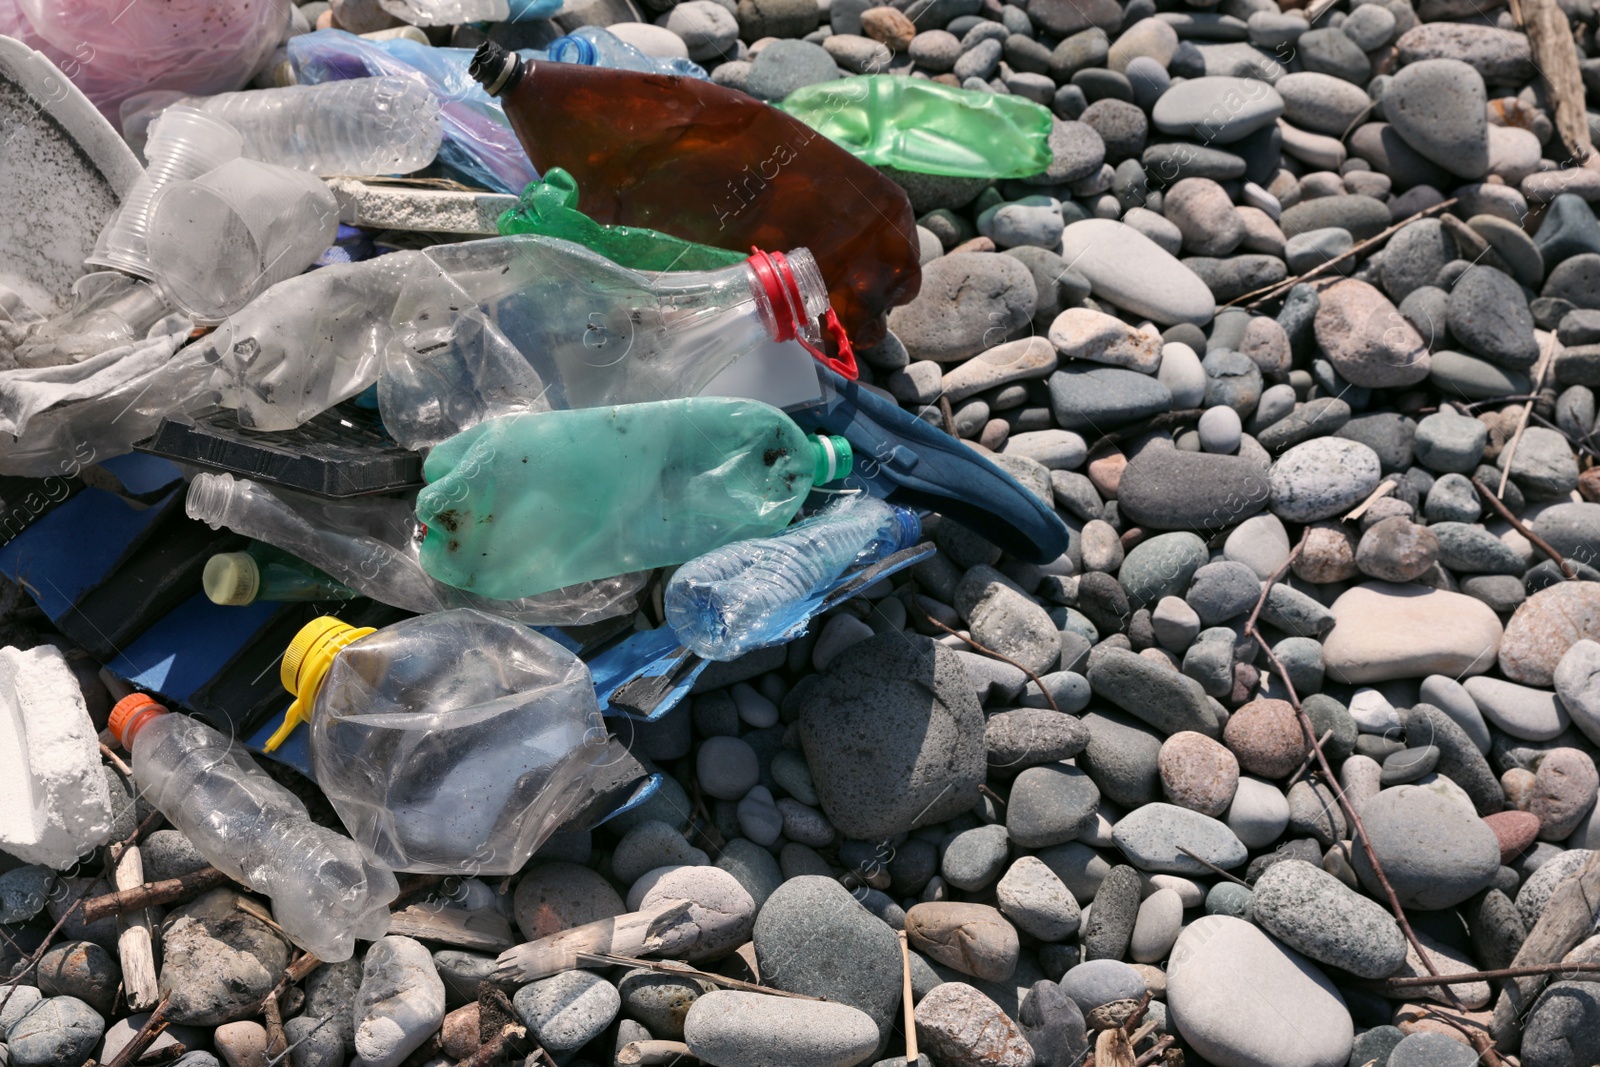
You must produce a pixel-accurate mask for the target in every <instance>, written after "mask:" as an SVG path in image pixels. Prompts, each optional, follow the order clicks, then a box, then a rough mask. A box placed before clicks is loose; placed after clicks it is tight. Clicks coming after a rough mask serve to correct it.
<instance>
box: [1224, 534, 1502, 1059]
mask: <svg viewBox="0 0 1600 1067" xmlns="http://www.w3.org/2000/svg"><path fill="white" fill-rule="evenodd" d="M1310 535H1311V528H1310V527H1309V526H1308V527H1306V528H1305V530H1304V532H1302V533H1301V535H1300V540H1299V542H1297V543H1296V544H1295V546H1294V549H1293V550H1292V551H1290V553H1289V557H1288V558H1287V559H1285V560H1284V561H1283V565H1282V566H1280V567H1279V568H1278V569H1277V570H1276V571H1274V572H1273V574H1272V576H1271V577H1270V578H1268V579H1267V580H1266V581H1265V582H1263V583H1262V585H1261V595H1260V597H1259V598H1258V599H1257V600H1256V606H1255V608H1254V609H1253V610H1252V611H1251V612H1250V618H1249V620H1248V621H1246V622H1245V626H1244V632H1245V634H1246V635H1248V636H1250V637H1252V638H1254V639H1255V641H1256V643H1257V644H1258V645H1260V646H1261V650H1262V651H1263V652H1265V653H1266V656H1267V661H1268V662H1269V663H1271V664H1272V666H1273V668H1274V669H1275V670H1276V671H1277V672H1278V677H1279V678H1281V679H1282V680H1283V685H1284V690H1285V692H1286V693H1287V694H1288V697H1289V705H1290V707H1292V708H1294V712H1295V716H1296V717H1297V718H1298V719H1299V720H1300V729H1301V731H1302V732H1303V733H1304V734H1305V738H1306V741H1307V742H1308V743H1309V744H1310V745H1311V748H1312V751H1313V752H1314V753H1315V754H1316V757H1317V763H1318V765H1319V766H1320V767H1321V768H1322V774H1323V778H1324V780H1325V781H1326V782H1327V785H1328V789H1329V790H1330V791H1331V792H1332V793H1333V795H1334V796H1335V797H1336V798H1338V801H1339V806H1340V807H1342V808H1343V809H1344V813H1345V817H1346V819H1347V820H1348V822H1349V825H1350V828H1351V830H1352V832H1353V833H1354V835H1355V838H1356V840H1357V841H1359V842H1361V849H1362V851H1363V852H1364V853H1365V854H1366V857H1367V863H1368V865H1369V866H1371V868H1372V873H1373V877H1375V878H1376V879H1377V880H1378V884H1379V885H1381V886H1382V887H1383V892H1384V895H1385V896H1386V897H1388V900H1389V910H1390V911H1392V912H1393V913H1394V917H1395V922H1397V923H1399V925H1400V930H1401V932H1403V933H1404V934H1405V935H1406V940H1407V941H1408V942H1409V943H1410V944H1411V948H1412V951H1414V952H1415V953H1416V954H1417V958H1418V959H1419V960H1421V961H1422V966H1423V967H1424V968H1426V969H1427V971H1428V973H1429V974H1430V975H1432V976H1433V977H1434V978H1438V977H1439V968H1438V967H1436V966H1434V963H1433V957H1432V956H1431V955H1429V953H1428V950H1427V949H1426V948H1425V947H1423V944H1422V942H1421V940H1419V939H1418V937H1417V933H1416V931H1415V930H1413V929H1412V928H1411V921H1410V920H1409V919H1407V918H1406V910H1405V908H1404V907H1403V906H1402V905H1401V903H1400V896H1399V894H1397V893H1396V892H1395V890H1394V885H1393V884H1392V883H1391V882H1390V881H1389V876H1388V875H1387V874H1385V873H1384V871H1383V863H1382V861H1380V860H1379V859H1378V853H1377V852H1376V851H1375V850H1374V849H1373V847H1372V840H1371V839H1370V838H1369V837H1368V836H1367V828H1366V824H1364V823H1363V822H1362V821H1361V816H1360V814H1359V813H1358V812H1357V811H1356V809H1355V805H1353V804H1351V803H1350V798H1349V797H1347V796H1346V795H1345V792H1344V789H1343V788H1341V787H1340V785H1339V779H1338V778H1337V777H1336V776H1335V775H1334V773H1333V767H1332V765H1330V764H1329V763H1328V756H1327V753H1325V752H1324V751H1323V750H1322V746H1321V744H1320V743H1319V742H1318V740H1317V728H1316V727H1315V726H1314V725H1313V724H1312V722H1311V717H1310V716H1309V715H1307V714H1306V712H1305V708H1303V707H1301V705H1300V697H1299V696H1298V695H1297V694H1296V693H1295V691H1294V682H1293V681H1292V680H1291V679H1290V677H1289V671H1288V668H1286V667H1285V666H1284V665H1283V661H1282V660H1280V659H1279V658H1278V656H1277V654H1276V653H1275V652H1273V651H1272V646H1271V645H1270V644H1268V643H1267V639H1266V638H1265V637H1264V636H1262V634H1261V631H1260V630H1259V629H1258V628H1257V626H1256V623H1257V621H1258V620H1259V619H1260V617H1261V609H1262V608H1263V607H1264V606H1265V605H1266V602H1267V594H1268V593H1270V592H1271V591H1272V587H1273V586H1274V585H1275V584H1277V582H1278V581H1279V580H1280V579H1281V578H1282V577H1283V576H1284V575H1285V574H1287V573H1288V572H1289V568H1290V567H1291V566H1293V564H1294V561H1295V560H1296V559H1298V558H1299V557H1300V554H1301V553H1302V552H1304V551H1305V547H1306V541H1307V539H1308V538H1309V537H1310ZM1436 984H1437V983H1436ZM1443 988H1444V993H1445V995H1446V996H1447V997H1449V998H1450V1000H1451V1003H1452V1005H1453V1006H1454V1007H1455V1008H1456V1010H1457V1011H1465V1010H1466V1009H1465V1008H1464V1007H1462V1004H1461V1001H1460V999H1459V998H1458V997H1456V995H1455V992H1454V991H1453V990H1451V989H1450V987H1449V986H1444V987H1443ZM1474 1047H1476V1048H1477V1049H1478V1052H1479V1054H1480V1055H1481V1056H1482V1057H1483V1058H1484V1060H1485V1061H1486V1062H1487V1063H1489V1064H1490V1065H1491V1067H1497V1065H1498V1064H1499V1063H1500V1058H1499V1056H1498V1055H1497V1054H1496V1053H1495V1052H1494V1050H1493V1049H1492V1048H1491V1047H1490V1046H1489V1045H1488V1039H1487V1038H1483V1039H1482V1041H1480V1042H1474Z"/></svg>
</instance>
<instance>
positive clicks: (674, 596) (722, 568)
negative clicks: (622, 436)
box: [663, 494, 922, 660]
mask: <svg viewBox="0 0 1600 1067" xmlns="http://www.w3.org/2000/svg"><path fill="white" fill-rule="evenodd" d="M921 536H922V523H921V521H920V520H919V519H918V518H917V514H916V512H914V511H912V510H910V509H909V508H902V507H896V506H894V505H892V504H885V503H884V502H883V501H881V500H877V499H875V498H873V497H870V496H864V495H855V494H853V495H850V496H843V497H840V498H838V499H837V500H836V501H835V502H834V503H832V504H830V505H829V506H828V507H827V508H826V509H824V510H823V511H821V512H819V513H818V514H816V515H813V516H812V517H810V518H808V519H806V520H804V521H802V522H797V523H795V524H794V525H793V526H791V527H789V528H788V529H786V530H784V531H783V532H781V533H778V534H775V535H773V536H771V537H762V538H756V539H752V540H749V541H736V542H734V543H733V544H730V545H723V546H722V547H721V548H718V549H714V550H712V551H711V552H707V553H706V554H705V555H703V556H700V557H699V558H697V559H693V560H690V561H689V562H688V563H685V564H684V565H683V566H681V567H679V568H678V569H677V570H676V571H675V572H673V575H672V580H671V581H670V582H668V583H667V588H666V591H665V593H664V594H663V604H664V605H665V609H666V617H667V624H668V625H669V626H671V627H672V632H673V633H674V634H675V635H676V636H677V638H678V640H679V641H680V642H681V643H682V644H683V645H684V647H685V648H687V649H688V650H689V651H690V652H693V653H695V654H696V655H698V656H700V657H701V658H702V659H709V660H731V659H737V658H738V657H740V656H742V655H744V654H745V653H746V652H749V651H751V650H752V649H756V648H764V647H766V646H767V645H775V644H780V643H782V642H784V641H788V640H791V639H793V638H795V637H798V636H800V634H802V633H804V632H805V626H806V623H807V621H809V619H810V618H811V615H812V613H813V612H815V611H816V609H817V606H818V604H820V603H821V600H822V595H823V593H824V592H825V591H826V590H827V588H828V587H829V585H830V584H831V583H832V582H833V581H834V580H835V579H837V578H838V577H839V576H840V575H842V574H843V573H844V572H845V571H846V570H848V569H850V568H851V567H853V566H856V565H858V564H868V563H874V562H876V561H877V560H879V559H882V558H883V557H884V556H887V555H891V554H893V553H895V552H898V551H900V550H901V549H903V548H909V547H911V546H912V545H914V544H916V543H917V540H918V538H920V537H921Z"/></svg>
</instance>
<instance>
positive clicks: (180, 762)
mask: <svg viewBox="0 0 1600 1067" xmlns="http://www.w3.org/2000/svg"><path fill="white" fill-rule="evenodd" d="M132 754H133V771H134V780H135V781H136V782H137V783H138V785H139V787H140V789H141V790H142V796H143V797H144V799H145V800H146V801H148V802H149V803H150V805H151V806H152V807H154V808H156V809H157V810H158V811H160V812H161V813H162V814H163V815H165V816H166V817H167V818H168V819H169V820H170V821H171V822H172V824H173V825H174V826H176V827H177V828H178V829H180V830H182V831H183V832H184V834H185V836H187V837H188V839H189V840H190V841H192V842H194V846H195V848H196V849H197V850H198V851H199V853H200V854H201V855H202V856H204V857H205V858H206V860H207V861H209V862H210V863H211V865H212V866H214V867H216V868H217V869H218V870H220V871H222V872H223V873H224V874H226V875H227V876H228V877H230V878H233V879H235V880H236V881H239V882H242V883H244V884H245V885H247V886H249V887H250V888H251V889H252V890H254V891H255V892H258V893H262V894H265V895H266V896H268V897H270V898H271V899H272V915H273V918H274V919H275V920H276V921H277V923H278V925H279V926H281V927H282V928H283V930H284V932H285V933H286V934H288V935H289V939H290V940H292V941H293V942H294V943H295V944H296V945H299V946H300V947H301V948H303V949H305V950H306V951H308V952H310V953H312V954H313V955H315V956H316V957H317V958H318V959H321V960H324V961H326V962H329V963H337V962H339V961H340V960H347V959H349V958H350V957H351V956H352V955H354V954H355V942H356V940H357V939H361V940H374V939H376V938H379V937H382V936H383V934H384V933H385V931H387V930H388V928H389V909H388V903H389V902H390V901H391V900H393V899H394V898H395V897H396V896H398V895H399V893H400V887H399V885H398V883H397V882H396V881H395V877H394V874H393V873H392V872H391V871H390V870H389V869H388V868H387V867H385V866H383V865H373V864H369V863H368V862H367V861H366V860H365V859H364V858H363V857H362V855H361V851H360V850H359V849H358V848H357V846H356V843H355V842H354V841H352V840H350V839H349V838H348V837H345V836H343V835H342V834H338V833H335V832H334V831H332V830H329V829H326V828H324V827H322V826H318V825H317V824H316V823H314V822H312V821H311V817H310V814H309V813H308V812H307V811H306V806H305V805H304V804H303V803H301V802H300V799H299V798H298V797H296V796H295V795H294V794H293V793H291V792H289V790H287V789H285V788H284V787H283V786H281V785H279V784H278V783H277V782H275V781H273V780H272V778H270V777H269V776H268V775H267V773H266V772H265V771H263V770H262V769H261V768H260V767H258V766H257V765H256V763H255V761H254V760H252V759H251V758H250V755H249V754H248V753H247V752H245V751H244V749H243V748H241V747H240V746H239V745H237V744H236V743H234V742H232V741H230V740H229V739H228V738H227V737H224V736H223V735H222V734H220V733H218V732H217V731H216V730H213V729H212V728H211V727H209V726H206V725H205V724H204V723H201V722H198V721H197V720H194V719H191V718H189V717H188V716H187V715H180V714H174V713H171V712H168V713H166V714H162V715H157V716H155V717H154V718H153V719H152V720H150V721H148V722H146V723H144V724H143V725H141V726H140V727H139V728H138V731H137V733H136V734H135V736H134V738H133V746H132Z"/></svg>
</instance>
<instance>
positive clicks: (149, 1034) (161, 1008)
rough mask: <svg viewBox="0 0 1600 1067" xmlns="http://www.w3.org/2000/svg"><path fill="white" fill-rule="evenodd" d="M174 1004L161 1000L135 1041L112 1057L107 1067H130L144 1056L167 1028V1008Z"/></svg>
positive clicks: (164, 999)
mask: <svg viewBox="0 0 1600 1067" xmlns="http://www.w3.org/2000/svg"><path fill="white" fill-rule="evenodd" d="M171 1003H172V1002H171V1000H169V999H168V998H167V997H162V998H161V1003H159V1004H157V1005H156V1010H155V1011H153V1012H151V1013H150V1018H148V1019H146V1020H145V1021H144V1025H143V1026H141V1027H139V1032H138V1033H136V1034H134V1035H133V1040H132V1041H129V1042H128V1043H127V1044H126V1045H123V1046H122V1051H121V1052H118V1053H117V1054H116V1055H115V1056H114V1057H112V1059H111V1062H110V1063H107V1064H106V1065H105V1067H128V1065H129V1064H131V1063H133V1061H134V1060H136V1059H138V1058H139V1057H140V1056H142V1055H144V1051H145V1049H147V1048H149V1047H150V1046H151V1044H153V1043H154V1042H155V1039H156V1038H158V1037H160V1036H161V1032H162V1031H163V1030H165V1029H166V1028H167V1007H168V1005H170V1004H171Z"/></svg>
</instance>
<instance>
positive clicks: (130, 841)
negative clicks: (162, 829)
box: [108, 811, 161, 863]
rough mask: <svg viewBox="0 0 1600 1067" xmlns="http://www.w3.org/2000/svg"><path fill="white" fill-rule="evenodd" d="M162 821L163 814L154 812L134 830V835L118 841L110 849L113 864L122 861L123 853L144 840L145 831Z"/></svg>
mask: <svg viewBox="0 0 1600 1067" xmlns="http://www.w3.org/2000/svg"><path fill="white" fill-rule="evenodd" d="M160 821H161V813H160V812H159V811H152V812H151V813H150V814H149V815H146V816H145V817H144V821H143V822H141V823H140V824H139V825H138V826H135V827H134V828H133V833H131V834H129V835H128V836H127V837H124V838H123V839H122V840H121V841H118V842H117V843H116V844H114V845H112V846H111V847H110V848H109V849H108V851H109V852H110V854H111V862H112V863H116V862H117V861H118V860H120V859H122V853H123V852H125V851H126V850H128V849H130V848H132V847H133V846H134V845H136V844H138V843H139V841H140V840H141V839H143V837H144V835H145V831H147V830H149V829H150V827H152V826H154V825H155V824H156V823H158V822H160Z"/></svg>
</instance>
